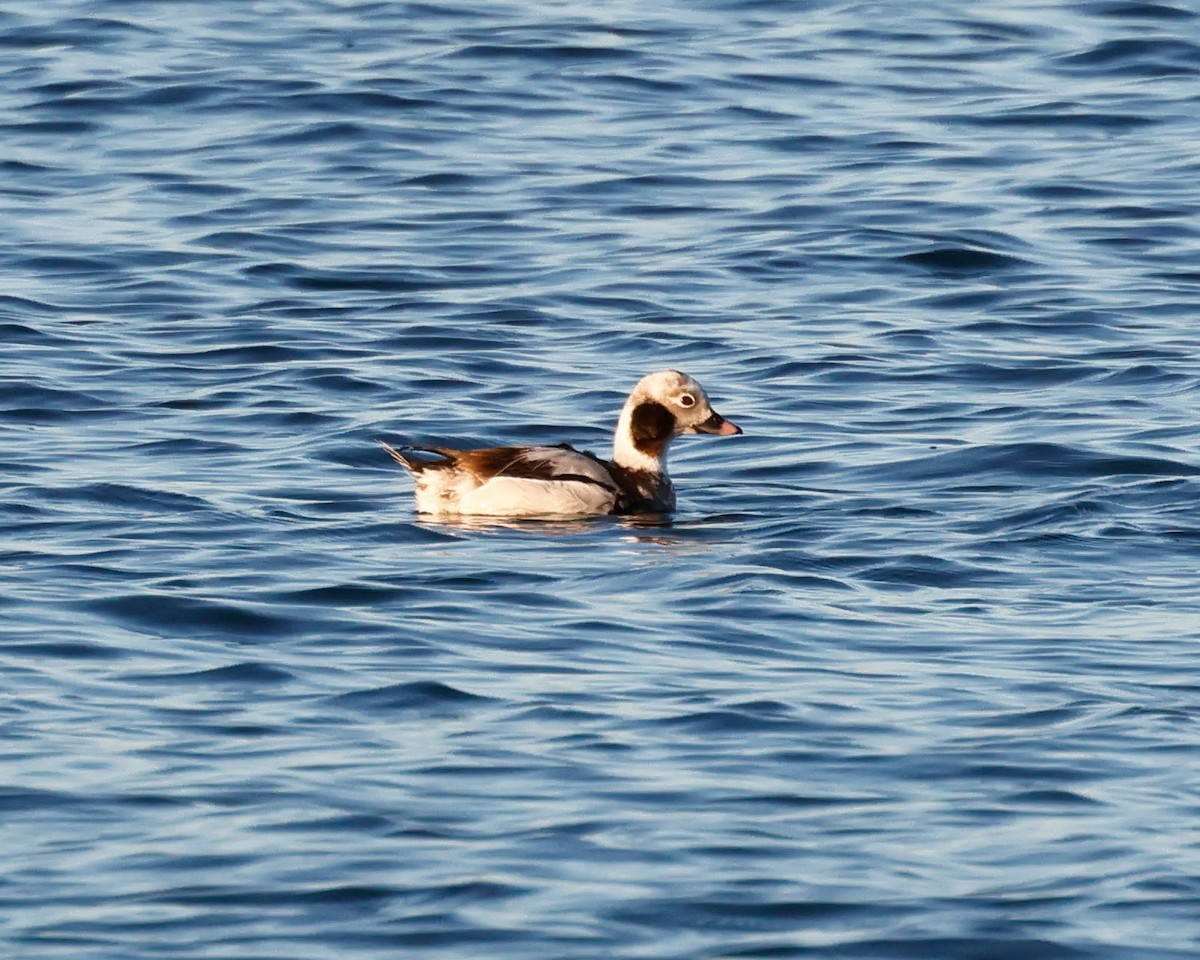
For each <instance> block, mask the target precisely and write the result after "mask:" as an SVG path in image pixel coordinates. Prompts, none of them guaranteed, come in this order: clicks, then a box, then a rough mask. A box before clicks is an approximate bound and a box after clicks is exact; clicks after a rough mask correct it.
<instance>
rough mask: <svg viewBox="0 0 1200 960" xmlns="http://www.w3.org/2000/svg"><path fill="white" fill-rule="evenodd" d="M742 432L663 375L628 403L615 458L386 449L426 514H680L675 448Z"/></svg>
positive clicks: (563, 450) (699, 390)
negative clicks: (688, 438)
mask: <svg viewBox="0 0 1200 960" xmlns="http://www.w3.org/2000/svg"><path fill="white" fill-rule="evenodd" d="M741 432H742V430H741V428H740V427H738V426H736V425H735V424H733V423H731V422H730V421H728V420H726V419H725V418H724V417H722V416H721V415H720V414H719V413H717V412H716V411H715V410H713V408H712V407H711V406H710V405H709V402H708V395H707V394H705V392H704V388H703V387H701V386H700V384H698V383H697V382H696V381H695V380H693V379H692V378H691V377H689V376H688V375H687V374H685V373H680V372H679V371H678V370H660V371H659V372H658V373H651V374H649V375H648V376H646V377H643V378H642V379H641V381H639V383H638V385H637V386H636V387H634V388H633V392H632V393H631V394H630V395H629V399H628V400H626V401H625V406H624V407H623V408H622V409H621V415H620V417H619V418H618V419H617V429H616V433H615V434H614V436H613V455H612V460H601V459H600V458H599V457H597V456H596V455H595V454H593V453H591V452H590V451H587V450H576V449H575V448H574V447H572V446H571V445H570V444H566V443H564V444H560V445H559V446H556V447H489V448H487V449H483V450H454V449H451V448H449V447H417V446H407V447H405V448H404V450H405V452H403V453H402V452H400V451H399V450H396V449H395V448H394V447H391V446H389V445H388V444H386V443H384V444H383V448H384V449H385V450H386V451H387V452H388V453H389V454H391V456H392V458H393V459H394V460H395V461H396V462H397V463H400V464H403V465H404V466H405V467H406V468H407V469H408V471H409V472H410V473H411V474H412V476H413V480H414V482H415V484H416V501H417V511H418V512H419V513H425V514H433V515H435V516H484V517H534V518H536V517H542V518H547V517H555V518H560V517H587V516H600V515H603V514H610V513H614V514H629V513H668V512H670V511H671V510H674V509H675V488H674V486H672V484H671V478H670V477H669V476H667V447H668V446H670V443H671V441H672V440H673V439H674V438H675V437H677V436H679V435H680V434H682V433H711V434H716V435H718V436H723V437H728V436H732V435H734V434H738V433H741ZM409 451H420V452H422V453H426V454H431V455H432V457H428V458H426V457H418V456H414V455H412V453H411V452H409Z"/></svg>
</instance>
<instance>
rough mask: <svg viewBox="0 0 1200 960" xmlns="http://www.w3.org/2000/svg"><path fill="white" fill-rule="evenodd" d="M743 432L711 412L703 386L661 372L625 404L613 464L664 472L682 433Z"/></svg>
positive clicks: (648, 378)
mask: <svg viewBox="0 0 1200 960" xmlns="http://www.w3.org/2000/svg"><path fill="white" fill-rule="evenodd" d="M741 432H742V431H741V428H740V427H737V426H735V425H734V424H732V423H730V422H729V421H728V420H726V419H725V418H724V417H722V416H721V415H720V414H719V413H717V412H716V411H715V410H713V408H712V407H711V406H710V405H709V402H708V394H706V393H705V392H704V388H703V387H702V386H700V384H698V383H697V382H696V381H695V380H693V379H692V378H691V377H689V376H688V375H687V374H686V373H680V372H679V371H678V370H660V371H658V373H651V374H649V375H648V376H645V377H643V378H642V379H641V381H640V382H639V383H638V385H637V386H636V387H634V388H633V392H632V393H631V394H630V395H629V399H628V400H626V401H625V406H624V407H623V408H622V409H621V416H620V419H619V420H618V421H617V432H616V434H615V435H614V436H613V460H615V461H616V462H617V463H618V464H620V465H621V466H623V467H626V468H628V469H630V470H647V471H649V472H651V473H666V458H667V447H668V445H669V444H670V443H671V441H672V440H673V439H674V438H675V437H677V436H679V435H680V434H681V433H714V434H718V435H720V436H725V437H727V436H732V435H733V434H736V433H741Z"/></svg>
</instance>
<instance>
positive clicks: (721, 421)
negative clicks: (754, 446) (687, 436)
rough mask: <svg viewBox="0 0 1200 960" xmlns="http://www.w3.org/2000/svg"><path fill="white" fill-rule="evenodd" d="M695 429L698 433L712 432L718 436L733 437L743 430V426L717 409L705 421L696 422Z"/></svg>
mask: <svg viewBox="0 0 1200 960" xmlns="http://www.w3.org/2000/svg"><path fill="white" fill-rule="evenodd" d="M695 429H696V432H697V433H712V434H715V435H716V436H718V437H733V436H737V434H739V433H741V432H742V428H741V427H739V426H738V425H737V424H736V423H734V422H733V421H732V420H726V419H725V418H724V417H723V416H721V415H720V414H719V413H717V412H716V411H713V415H712V416H711V417H709V418H708V419H707V420H705V421H704V422H703V423H698V424H696V428H695Z"/></svg>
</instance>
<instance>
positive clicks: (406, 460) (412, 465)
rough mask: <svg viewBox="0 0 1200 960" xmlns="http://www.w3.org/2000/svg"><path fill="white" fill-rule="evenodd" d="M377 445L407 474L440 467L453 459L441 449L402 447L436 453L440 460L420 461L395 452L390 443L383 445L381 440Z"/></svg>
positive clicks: (408, 445)
mask: <svg viewBox="0 0 1200 960" xmlns="http://www.w3.org/2000/svg"><path fill="white" fill-rule="evenodd" d="M379 445H380V446H381V447H383V449H384V450H386V451H387V452H388V456H390V457H391V458H392V459H393V460H395V461H396V462H397V463H398V464H400V465H401V466H402V467H404V468H405V469H406V470H408V472H409V473H420V472H421V471H422V470H424V469H426V468H427V467H434V466H442V465H444V464H445V463H446V462H447V461H448V460H452V459H453V457H452V456H451V454H450V452H449V451H447V450H445V449H442V448H440V447H417V446H413V445H412V444H405V446H404V449H405V450H422V451H424V452H425V453H436V454H437V455H438V456H439V457H441V458H442V459H441V460H436V461H435V460H422V459H421V458H419V457H406V456H405V455H404V454H403V453H401V452H400V451H399V450H397V449H396V448H395V447H393V446H392V445H391V444H390V443H385V442H384V441H383V440H380V441H379Z"/></svg>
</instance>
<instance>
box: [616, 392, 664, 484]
mask: <svg viewBox="0 0 1200 960" xmlns="http://www.w3.org/2000/svg"><path fill="white" fill-rule="evenodd" d="M674 428H675V420H674V417H672V416H671V414H670V412H669V411H668V410H667V409H666V408H665V407H663V406H662V405H661V404H659V403H654V402H653V401H649V402H647V401H641V402H638V401H635V399H634V398H632V397H631V398H630V399H629V401H628V402H627V403H626V404H625V406H624V408H623V409H622V410H621V416H620V418H619V419H618V420H617V430H616V433H615V434H614V435H613V462H614V463H615V464H617V465H618V466H620V467H623V468H624V469H626V470H635V471H638V472H642V473H649V474H653V475H654V476H656V477H661V478H663V479H664V480H665V479H666V478H667V447H668V446H670V443H671V439H672V437H673V436H674Z"/></svg>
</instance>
